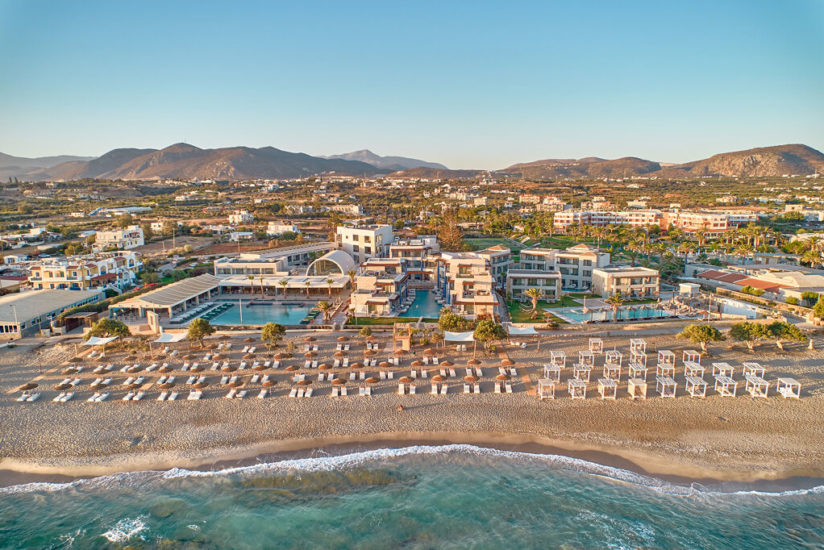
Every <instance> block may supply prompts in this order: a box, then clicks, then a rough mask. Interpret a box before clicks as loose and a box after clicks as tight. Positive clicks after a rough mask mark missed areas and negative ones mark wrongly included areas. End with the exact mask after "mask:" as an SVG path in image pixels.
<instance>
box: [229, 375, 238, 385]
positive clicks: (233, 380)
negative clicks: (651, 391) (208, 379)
mask: <svg viewBox="0 0 824 550" xmlns="http://www.w3.org/2000/svg"><path fill="white" fill-rule="evenodd" d="M237 380H238V378H237V375H235V376H233V377H231V378H230V379H229V383H230V384H235V383H236V382H237Z"/></svg>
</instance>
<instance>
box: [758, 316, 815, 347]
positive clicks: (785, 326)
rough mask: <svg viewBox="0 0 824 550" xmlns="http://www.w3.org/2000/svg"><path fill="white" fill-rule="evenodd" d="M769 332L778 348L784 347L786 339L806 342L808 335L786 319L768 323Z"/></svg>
mask: <svg viewBox="0 0 824 550" xmlns="http://www.w3.org/2000/svg"><path fill="white" fill-rule="evenodd" d="M767 333H768V334H769V335H770V337H771V338H773V339H774V340H775V345H776V346H777V347H778V349H780V350H783V349H784V340H791V341H793V342H806V341H807V336H806V335H805V334H804V333H803V332H801V329H799V328H798V327H797V326H795V325H793V324H790V323H788V322H786V321H775V322H772V323H770V324H769V325H767Z"/></svg>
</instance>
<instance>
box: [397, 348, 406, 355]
mask: <svg viewBox="0 0 824 550" xmlns="http://www.w3.org/2000/svg"><path fill="white" fill-rule="evenodd" d="M395 355H399V356H400V355H406V350H405V349H398V350H395Z"/></svg>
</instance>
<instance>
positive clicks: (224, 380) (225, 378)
mask: <svg viewBox="0 0 824 550" xmlns="http://www.w3.org/2000/svg"><path fill="white" fill-rule="evenodd" d="M220 383H221V384H223V385H224V386H225V385H226V384H228V383H229V375H228V374H224V375H223V376H222V377H221V378H220Z"/></svg>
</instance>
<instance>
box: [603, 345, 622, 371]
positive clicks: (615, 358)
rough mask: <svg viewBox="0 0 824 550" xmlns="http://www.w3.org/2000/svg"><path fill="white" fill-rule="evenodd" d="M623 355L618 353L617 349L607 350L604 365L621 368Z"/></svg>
mask: <svg viewBox="0 0 824 550" xmlns="http://www.w3.org/2000/svg"><path fill="white" fill-rule="evenodd" d="M623 358H624V354H623V353H621V352H620V351H618V350H617V349H613V350H608V351H607V352H606V354H604V364H605V365H618V366H619V367H620V366H621V361H623Z"/></svg>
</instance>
